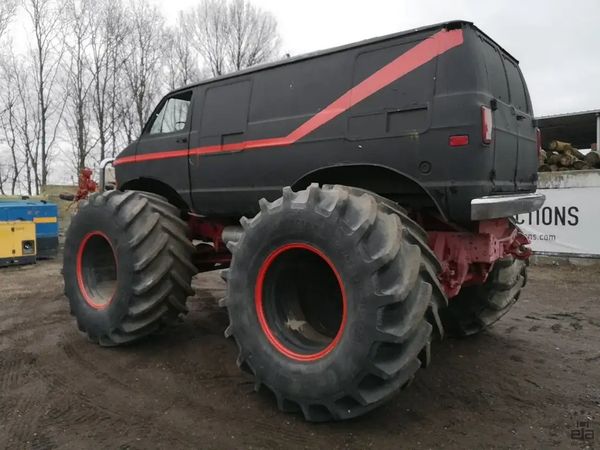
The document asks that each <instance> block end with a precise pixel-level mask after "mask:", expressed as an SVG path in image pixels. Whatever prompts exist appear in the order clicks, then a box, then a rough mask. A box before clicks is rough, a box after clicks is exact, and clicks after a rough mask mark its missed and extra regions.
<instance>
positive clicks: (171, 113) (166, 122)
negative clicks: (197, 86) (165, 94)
mask: <svg viewBox="0 0 600 450" xmlns="http://www.w3.org/2000/svg"><path fill="white" fill-rule="evenodd" d="M191 100H192V92H191V91H188V92H183V93H181V94H177V95H175V96H173V97H169V98H168V99H167V101H166V102H165V103H164V104H163V107H162V108H161V109H160V110H159V111H158V113H157V114H156V115H155V117H154V121H153V122H152V126H151V127H150V132H149V133H150V134H164V133H173V132H175V131H182V130H183V129H185V128H186V126H187V120H188V111H189V109H190V102H191Z"/></svg>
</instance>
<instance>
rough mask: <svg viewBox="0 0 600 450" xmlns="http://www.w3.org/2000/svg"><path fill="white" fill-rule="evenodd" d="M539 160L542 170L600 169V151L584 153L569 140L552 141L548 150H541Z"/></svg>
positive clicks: (540, 169)
mask: <svg viewBox="0 0 600 450" xmlns="http://www.w3.org/2000/svg"><path fill="white" fill-rule="evenodd" d="M538 162H539V168H538V170H539V171H540V172H562V171H567V170H590V169H600V153H598V152H597V151H590V152H588V153H587V154H585V155H584V154H583V153H581V152H580V151H579V150H577V149H576V148H575V147H573V146H572V145H571V144H570V143H569V142H562V141H552V142H550V145H549V146H548V150H542V151H541V152H540V156H539V161H538Z"/></svg>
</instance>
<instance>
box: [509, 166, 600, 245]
mask: <svg viewBox="0 0 600 450" xmlns="http://www.w3.org/2000/svg"><path fill="white" fill-rule="evenodd" d="M540 175H541V176H540V183H539V186H538V192H540V193H542V194H544V195H545V196H546V202H545V203H544V205H543V206H542V207H541V208H540V209H539V210H538V211H536V212H532V213H529V214H521V215H519V216H517V218H516V220H517V223H518V225H519V227H520V228H521V230H522V231H523V233H525V235H526V236H527V237H528V238H529V240H530V241H531V246H532V248H533V251H534V252H540V253H551V254H569V255H590V256H592V255H593V256H600V173H598V172H597V171H594V172H590V171H584V172H553V173H544V174H540Z"/></svg>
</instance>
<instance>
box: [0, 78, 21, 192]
mask: <svg viewBox="0 0 600 450" xmlns="http://www.w3.org/2000/svg"><path fill="white" fill-rule="evenodd" d="M3 75H5V73H4V71H3ZM2 78H3V81H4V80H6V81H9V80H10V77H9V76H3V77H2ZM3 84H4V83H3ZM2 91H3V94H4V98H2V100H3V101H4V104H5V105H6V107H5V109H4V111H3V112H2V114H0V136H2V139H0V142H1V141H4V142H5V144H6V147H7V148H6V150H7V151H8V152H7V153H8V155H9V156H8V158H2V161H3V162H4V163H3V164H2V167H0V193H2V195H6V189H7V188H6V185H7V183H8V182H9V183H10V187H9V189H10V193H11V195H15V192H16V189H17V183H18V181H19V176H20V174H21V170H22V168H23V163H22V161H21V160H20V158H19V149H18V143H17V139H18V132H17V121H18V120H19V119H18V104H17V102H18V94H17V93H16V92H15V91H14V90H13V89H6V88H4V89H2ZM7 161H8V162H7Z"/></svg>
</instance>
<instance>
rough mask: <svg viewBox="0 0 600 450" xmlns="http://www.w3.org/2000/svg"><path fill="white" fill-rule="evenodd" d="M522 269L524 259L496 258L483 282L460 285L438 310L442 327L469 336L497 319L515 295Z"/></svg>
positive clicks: (524, 276)
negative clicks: (459, 289) (474, 284)
mask: <svg viewBox="0 0 600 450" xmlns="http://www.w3.org/2000/svg"><path fill="white" fill-rule="evenodd" d="M526 270H527V267H526V262H525V261H523V260H521V259H516V258H514V257H513V256H509V257H506V258H503V259H500V260H498V261H496V263H495V264H494V267H493V269H492V271H491V272H490V274H489V275H488V278H487V280H486V281H485V283H484V284H482V285H480V286H468V287H465V288H463V289H461V291H460V292H459V293H458V295H457V296H456V297H454V298H451V299H450V301H449V304H448V307H447V308H444V309H441V310H440V317H441V319H442V323H443V326H444V330H445V331H446V332H447V333H448V334H449V335H452V336H470V335H473V334H477V333H480V332H481V331H483V330H485V329H486V328H488V327H490V326H491V325H493V324H494V323H495V322H497V321H498V320H500V318H501V317H502V316H504V315H505V314H506V313H507V312H508V311H509V310H510V308H512V306H513V305H514V304H515V303H516V302H517V300H518V299H519V296H520V295H521V289H522V288H523V287H524V286H525V284H526V281H527V272H526Z"/></svg>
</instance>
